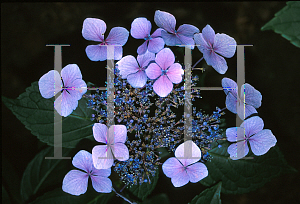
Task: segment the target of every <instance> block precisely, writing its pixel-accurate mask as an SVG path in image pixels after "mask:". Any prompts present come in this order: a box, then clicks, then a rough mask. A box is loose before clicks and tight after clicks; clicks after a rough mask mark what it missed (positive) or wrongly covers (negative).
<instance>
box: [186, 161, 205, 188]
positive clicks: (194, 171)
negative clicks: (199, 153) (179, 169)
mask: <svg viewBox="0 0 300 204" xmlns="http://www.w3.org/2000/svg"><path fill="white" fill-rule="evenodd" d="M186 171H187V174H188V175H189V178H190V182H192V183H197V182H198V181H200V180H201V179H204V178H205V177H207V175H208V170H207V168H206V166H205V165H204V164H202V163H200V162H197V163H195V164H192V165H191V166H188V167H187V168H186Z"/></svg>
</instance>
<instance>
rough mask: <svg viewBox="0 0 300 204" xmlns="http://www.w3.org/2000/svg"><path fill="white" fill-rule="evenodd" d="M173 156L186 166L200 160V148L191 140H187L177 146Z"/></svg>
mask: <svg viewBox="0 0 300 204" xmlns="http://www.w3.org/2000/svg"><path fill="white" fill-rule="evenodd" d="M175 157H176V158H177V159H178V160H179V161H180V162H181V163H182V164H183V166H185V167H186V166H188V165H190V164H193V163H195V162H197V161H199V160H200V158H201V150H200V149H199V147H198V146H197V145H196V144H195V143H194V142H193V141H192V140H187V141H185V142H184V143H182V144H181V145H179V146H178V147H177V149H176V150H175Z"/></svg>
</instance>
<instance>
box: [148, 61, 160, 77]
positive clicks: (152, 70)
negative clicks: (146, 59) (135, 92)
mask: <svg viewBox="0 0 300 204" xmlns="http://www.w3.org/2000/svg"><path fill="white" fill-rule="evenodd" d="M145 72H146V75H147V76H148V77H149V78H150V79H156V78H157V77H159V76H161V73H162V72H161V68H160V67H159V66H158V65H157V64H156V63H151V64H149V66H148V68H147V69H146V70H145Z"/></svg>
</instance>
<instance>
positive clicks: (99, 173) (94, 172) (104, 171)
mask: <svg viewBox="0 0 300 204" xmlns="http://www.w3.org/2000/svg"><path fill="white" fill-rule="evenodd" d="M91 174H92V176H102V177H109V176H110V174H111V168H108V169H96V168H95V167H94V166H93V170H92V173H91Z"/></svg>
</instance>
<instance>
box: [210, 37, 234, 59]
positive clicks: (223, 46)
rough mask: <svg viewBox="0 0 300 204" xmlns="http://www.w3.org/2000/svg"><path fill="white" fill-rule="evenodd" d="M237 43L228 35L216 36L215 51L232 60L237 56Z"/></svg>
mask: <svg viewBox="0 0 300 204" xmlns="http://www.w3.org/2000/svg"><path fill="white" fill-rule="evenodd" d="M235 50H236V41H235V40H234V39H233V38H232V37H230V36H228V35H226V34H219V33H217V34H216V37H215V43H214V51H215V52H217V53H219V54H220V55H223V56H224V57H227V58H231V57H233V55H234V54H235Z"/></svg>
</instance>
